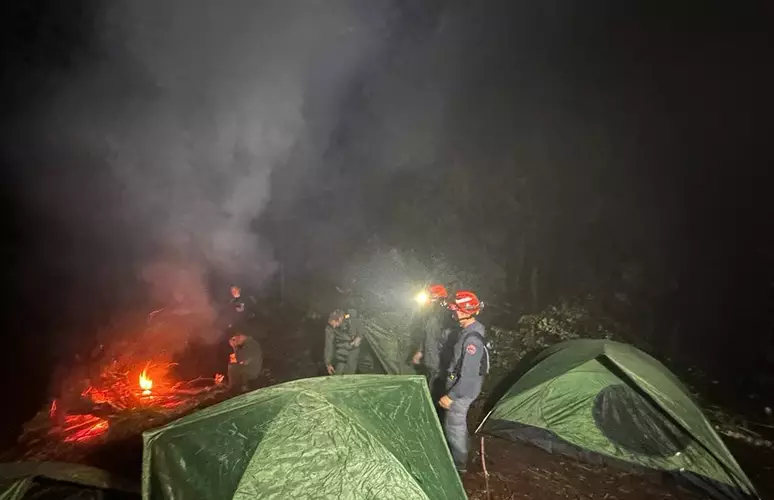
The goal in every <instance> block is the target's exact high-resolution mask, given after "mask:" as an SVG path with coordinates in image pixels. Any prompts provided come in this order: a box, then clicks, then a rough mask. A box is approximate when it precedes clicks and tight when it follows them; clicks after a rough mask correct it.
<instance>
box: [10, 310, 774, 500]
mask: <svg viewBox="0 0 774 500" xmlns="http://www.w3.org/2000/svg"><path fill="white" fill-rule="evenodd" d="M294 317H300V316H294ZM259 330H260V333H258V334H257V335H256V337H257V338H258V339H259V340H260V342H261V343H262V345H263V346H264V353H265V363H264V366H265V371H264V375H263V377H262V378H263V380H262V383H263V385H272V384H275V383H281V382H284V381H287V380H292V379H296V378H302V377H310V376H315V375H320V374H321V373H322V364H321V363H318V362H315V360H317V359H319V358H320V357H321V354H322V352H321V351H322V348H321V346H322V342H323V325H322V324H321V323H320V322H317V321H308V320H307V321H300V320H296V321H295V322H292V321H288V318H287V317H285V318H284V319H283V320H281V321H272V320H271V319H266V320H265V321H262V322H261V324H260V328H259ZM315 343H317V344H319V345H316V344H315ZM211 403H212V402H210V404H211ZM477 406H480V405H477ZM481 416H482V415H481V411H480V409H479V408H476V409H475V410H473V411H472V412H471V415H470V420H471V422H470V425H471V427H474V426H475V425H476V424H477V421H478V420H480V418H481ZM156 425H160V423H157V422H151V421H148V422H146V423H145V424H144V426H145V427H152V426H156ZM141 430H142V429H141V428H140V427H138V428H137V432H135V433H134V434H133V435H129V434H128V433H127V434H125V435H124V436H123V437H122V438H121V439H117V440H115V441H112V442H110V443H108V444H106V445H102V446H91V445H84V447H83V448H81V449H80V450H79V453H78V454H77V456H75V455H74V456H72V457H67V456H62V457H48V456H46V459H56V460H64V461H79V462H82V463H87V464H90V465H95V466H97V467H101V468H103V469H106V470H108V471H110V472H113V473H116V474H118V475H120V476H124V477H127V478H130V479H135V480H136V478H137V476H138V474H139V471H140V464H141V454H142V442H141V439H140V436H139V432H140V431H141ZM729 447H730V448H731V450H732V452H733V453H734V454H735V456H736V457H737V459H738V460H739V462H740V464H741V465H742V468H743V469H744V470H745V471H747V473H748V475H750V477H751V479H752V480H753V482H754V484H756V486H757V487H758V488H759V490H760V493H761V497H762V498H768V497H769V496H770V495H772V494H774V488H773V487H772V486H774V481H772V476H773V474H772V472H774V453H772V452H771V451H769V450H765V449H761V448H754V447H751V446H747V445H743V444H740V443H736V442H729ZM473 449H474V450H475V451H473V452H472V453H471V456H472V459H471V466H470V470H469V471H468V472H467V473H466V474H465V476H464V477H463V483H464V485H465V489H466V491H467V493H468V496H469V498H471V499H474V500H479V499H480V500H498V499H503V500H505V499H532V500H554V499H588V500H592V499H593V500H596V499H600V500H603V499H604V500H669V499H686V500H694V499H699V498H702V496H701V495H697V494H696V493H693V492H691V491H688V490H685V489H683V488H681V487H678V486H677V485H675V484H671V483H670V482H669V481H667V480H665V479H663V478H662V477H661V476H660V475H656V474H653V475H637V474H632V473H625V472H622V471H620V470H617V469H613V468H606V467H600V466H596V465H589V464H585V463H579V462H577V461H575V460H573V459H569V458H565V457H563V456H560V455H552V454H548V453H546V452H544V451H542V450H540V449H538V448H535V447H532V446H529V445H526V444H518V443H511V442H507V441H504V440H500V439H494V438H488V439H487V441H486V454H485V457H486V465H487V469H488V471H489V473H490V477H489V481H488V491H489V495H487V481H486V478H485V476H484V473H483V472H482V463H481V454H480V452H479V442H478V441H477V440H476V443H475V445H474V446H473ZM17 452H22V453H17V454H16V457H19V456H20V455H23V450H17ZM9 456H13V454H12V455H6V459H8V458H9ZM772 497H773V498H774V495H772Z"/></svg>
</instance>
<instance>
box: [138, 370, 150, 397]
mask: <svg viewBox="0 0 774 500" xmlns="http://www.w3.org/2000/svg"><path fill="white" fill-rule="evenodd" d="M147 371H148V367H147V366H146V367H145V368H144V369H143V371H142V373H140V389H142V395H143V396H150V395H151V389H153V380H151V379H150V378H148V373H147Z"/></svg>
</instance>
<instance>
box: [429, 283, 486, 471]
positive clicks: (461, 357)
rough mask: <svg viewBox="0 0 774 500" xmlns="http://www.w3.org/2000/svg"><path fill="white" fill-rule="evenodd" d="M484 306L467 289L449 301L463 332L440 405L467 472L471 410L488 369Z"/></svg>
mask: <svg viewBox="0 0 774 500" xmlns="http://www.w3.org/2000/svg"><path fill="white" fill-rule="evenodd" d="M483 307H484V304H483V303H482V302H481V301H480V300H479V299H478V297H476V294H474V293H473V292H471V291H468V290H460V291H458V292H457V293H456V295H455V296H454V301H453V302H451V303H450V304H449V309H451V310H452V311H454V314H455V315H456V317H457V321H459V324H460V327H462V331H461V332H460V338H459V340H458V341H457V343H456V344H455V346H454V359H453V360H452V362H451V364H450V365H449V376H448V378H447V380H446V395H445V396H443V397H442V398H441V399H440V400H439V401H438V404H439V405H440V406H441V407H442V408H443V409H445V410H446V415H445V417H444V422H443V428H444V432H445V433H446V441H447V442H448V443H449V449H450V451H451V454H452V458H453V459H454V465H455V467H457V471H458V472H459V473H460V474H462V473H464V472H466V471H467V466H468V446H469V443H468V410H469V409H470V405H471V404H472V403H473V401H474V400H475V399H476V398H477V397H478V395H479V394H480V393H481V386H482V385H483V383H484V377H485V376H486V374H487V373H488V372H489V352H488V351H487V347H486V340H485V338H484V335H485V330H484V325H482V324H481V323H479V322H478V321H477V320H476V316H477V315H478V314H479V313H480V312H481V309H483Z"/></svg>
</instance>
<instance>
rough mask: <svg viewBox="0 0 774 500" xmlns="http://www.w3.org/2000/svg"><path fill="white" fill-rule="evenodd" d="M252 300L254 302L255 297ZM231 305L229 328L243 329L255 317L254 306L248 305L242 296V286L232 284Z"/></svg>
mask: <svg viewBox="0 0 774 500" xmlns="http://www.w3.org/2000/svg"><path fill="white" fill-rule="evenodd" d="M251 299H252V297H251ZM252 302H253V303H254V302H255V299H252ZM229 306H230V311H229V312H230V314H229V325H228V328H229V329H232V330H239V329H242V328H244V327H245V326H247V324H248V322H249V321H250V320H252V319H253V318H254V317H255V313H254V312H253V310H252V308H250V307H248V303H247V301H246V300H245V298H244V297H243V296H242V288H240V287H239V286H237V285H231V300H230V301H229Z"/></svg>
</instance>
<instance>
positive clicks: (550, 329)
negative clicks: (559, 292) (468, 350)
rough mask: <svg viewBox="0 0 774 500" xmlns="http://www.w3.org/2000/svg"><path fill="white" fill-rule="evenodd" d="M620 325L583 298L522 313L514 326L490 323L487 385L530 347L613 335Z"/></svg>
mask: <svg viewBox="0 0 774 500" xmlns="http://www.w3.org/2000/svg"><path fill="white" fill-rule="evenodd" d="M618 331H620V327H619V326H618V325H616V324H615V323H614V322H613V321H612V320H610V319H608V318H603V317H598V316H596V315H594V314H593V313H591V312H590V311H589V309H588V308H587V307H586V306H585V305H584V302H582V301H566V300H563V301H562V302H560V303H559V304H557V305H553V306H549V307H547V308H546V309H544V310H542V311H540V312H539V313H536V314H530V315H525V316H522V317H521V318H520V319H519V320H518V322H517V326H516V329H507V328H503V327H500V326H496V325H495V326H490V327H489V328H488V333H487V338H488V340H489V341H490V346H491V349H490V355H491V371H490V375H489V377H488V380H487V386H488V387H491V386H493V385H494V384H497V382H498V381H500V380H501V379H502V378H503V377H505V376H506V375H507V374H508V373H510V372H511V371H513V369H514V367H515V366H516V365H517V363H518V362H519V361H520V360H521V359H522V358H523V357H524V356H525V355H526V354H527V353H530V352H532V351H536V350H540V349H544V348H546V347H548V346H551V345H553V344H556V343H559V342H563V341H565V340H570V339H577V338H594V339H613V338H614V337H617V334H614V333H613V332H618Z"/></svg>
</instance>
